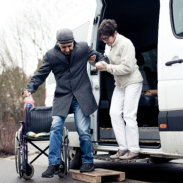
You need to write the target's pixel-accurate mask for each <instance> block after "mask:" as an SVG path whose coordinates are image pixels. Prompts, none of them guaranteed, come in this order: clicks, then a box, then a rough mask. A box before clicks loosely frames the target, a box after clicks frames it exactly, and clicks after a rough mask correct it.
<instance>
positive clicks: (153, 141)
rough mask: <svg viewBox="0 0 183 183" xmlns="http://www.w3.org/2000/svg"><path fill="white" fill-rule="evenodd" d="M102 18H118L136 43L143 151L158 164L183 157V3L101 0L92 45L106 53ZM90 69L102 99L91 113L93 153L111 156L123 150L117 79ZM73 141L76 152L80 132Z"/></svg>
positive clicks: (122, 30) (121, 30) (71, 136)
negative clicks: (115, 117)
mask: <svg viewBox="0 0 183 183" xmlns="http://www.w3.org/2000/svg"><path fill="white" fill-rule="evenodd" d="M103 19H115V20H116V22H117V24H118V32H119V33H120V34H122V35H124V36H126V37H127V38H129V39H130V40H131V41H132V42H133V44H134V46H135V49H136V58H137V64H138V66H139V68H140V71H141V73H142V76H143V78H144V81H143V92H142V95H141V98H140V101H139V107H138V114H137V121H138V126H139V135H140V148H141V149H140V155H141V156H142V157H145V158H146V157H148V158H151V159H153V160H154V161H159V162H162V161H169V160H170V159H174V158H183V1H182V0H123V1H122V0H97V9H96V15H95V18H94V23H93V33H92V44H91V45H92V47H93V48H94V49H95V50H97V51H99V52H101V53H103V52H104V48H105V47H104V43H103V42H102V41H100V40H99V39H98V35H97V31H98V27H99V25H100V23H101V21H102V20H103ZM88 73H89V75H90V79H91V83H92V87H93V93H94V95H95V98H96V100H97V102H98V110H97V111H96V112H95V113H94V114H92V115H91V122H92V124H91V134H92V142H93V143H92V144H93V152H94V153H95V154H96V156H95V158H100V159H102V158H103V159H109V158H108V157H109V155H110V154H112V153H114V152H116V151H117V149H118V146H117V143H116V139H115V136H114V132H113V129H112V127H111V120H110V116H109V108H110V102H111V97H112V93H113V89H114V79H113V76H112V75H110V74H109V73H107V72H98V71H95V70H93V67H92V66H89V67H88ZM147 91H150V92H147ZM69 142H70V148H71V149H72V151H70V152H71V153H70V155H71V156H72V155H74V152H75V150H77V149H78V147H79V143H78V142H79V141H78V136H77V133H76V132H75V131H72V130H69ZM98 151H103V152H107V153H108V154H107V155H106V156H104V155H97V152H98ZM77 152H78V153H80V152H79V151H77ZM77 157H78V156H77ZM106 157H107V158H106ZM74 159H75V158H74ZM73 161H74V160H73ZM120 161H122V160H120Z"/></svg>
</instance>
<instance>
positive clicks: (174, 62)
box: [165, 59, 183, 66]
mask: <svg viewBox="0 0 183 183" xmlns="http://www.w3.org/2000/svg"><path fill="white" fill-rule="evenodd" d="M182 62H183V59H179V60H173V61H169V62H166V63H165V65H166V66H171V65H173V64H181V63H182Z"/></svg>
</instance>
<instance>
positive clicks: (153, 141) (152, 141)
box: [99, 139, 160, 144]
mask: <svg viewBox="0 0 183 183" xmlns="http://www.w3.org/2000/svg"><path fill="white" fill-rule="evenodd" d="M99 142H103V143H105V142H106V143H117V142H116V139H100V140H99ZM140 143H142V144H160V141H159V140H141V139H140Z"/></svg>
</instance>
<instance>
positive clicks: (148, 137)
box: [100, 127, 160, 143]
mask: <svg viewBox="0 0 183 183" xmlns="http://www.w3.org/2000/svg"><path fill="white" fill-rule="evenodd" d="M139 138H140V141H143V142H145V141H149V142H154V141H155V142H156V143H160V135H159V128H158V127H139ZM100 139H103V140H104V139H107V140H109V139H111V140H109V141H111V142H114V139H115V135H114V131H113V129H112V128H100ZM149 142H148V143H149Z"/></svg>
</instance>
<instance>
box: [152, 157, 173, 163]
mask: <svg viewBox="0 0 183 183" xmlns="http://www.w3.org/2000/svg"><path fill="white" fill-rule="evenodd" d="M171 160H172V159H171V158H159V157H151V162H152V163H168V162H169V161H171Z"/></svg>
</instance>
